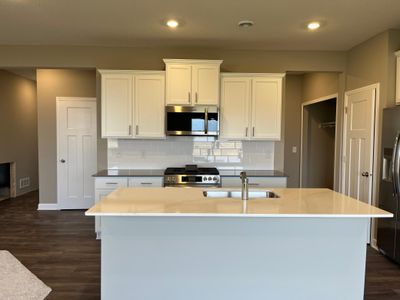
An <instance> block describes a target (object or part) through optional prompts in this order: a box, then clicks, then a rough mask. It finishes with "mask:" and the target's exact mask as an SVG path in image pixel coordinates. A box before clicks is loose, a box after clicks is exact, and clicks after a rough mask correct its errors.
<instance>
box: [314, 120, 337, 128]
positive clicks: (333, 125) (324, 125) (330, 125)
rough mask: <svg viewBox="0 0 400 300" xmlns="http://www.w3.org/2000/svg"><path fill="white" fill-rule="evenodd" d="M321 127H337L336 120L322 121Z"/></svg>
mask: <svg viewBox="0 0 400 300" xmlns="http://www.w3.org/2000/svg"><path fill="white" fill-rule="evenodd" d="M318 127H319V128H335V127H336V122H335V121H333V122H322V123H319V126H318Z"/></svg>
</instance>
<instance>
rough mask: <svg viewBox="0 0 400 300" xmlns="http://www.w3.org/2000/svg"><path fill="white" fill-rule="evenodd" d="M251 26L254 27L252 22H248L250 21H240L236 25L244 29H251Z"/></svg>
mask: <svg viewBox="0 0 400 300" xmlns="http://www.w3.org/2000/svg"><path fill="white" fill-rule="evenodd" d="M253 25H254V22H253V21H250V20H243V21H240V22H239V23H238V26H239V27H244V28H248V27H251V26H253Z"/></svg>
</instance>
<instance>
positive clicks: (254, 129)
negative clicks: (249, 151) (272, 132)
mask: <svg viewBox="0 0 400 300" xmlns="http://www.w3.org/2000/svg"><path fill="white" fill-rule="evenodd" d="M255 131H256V128H255V127H254V126H253V136H254V134H255Z"/></svg>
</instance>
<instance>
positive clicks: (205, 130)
mask: <svg viewBox="0 0 400 300" xmlns="http://www.w3.org/2000/svg"><path fill="white" fill-rule="evenodd" d="M204 115H205V117H204V133H205V134H207V133H208V108H207V107H206V108H205V109H204Z"/></svg>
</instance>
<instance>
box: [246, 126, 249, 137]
mask: <svg viewBox="0 0 400 300" xmlns="http://www.w3.org/2000/svg"><path fill="white" fill-rule="evenodd" d="M248 135H249V127H246V137H247V136H248Z"/></svg>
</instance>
